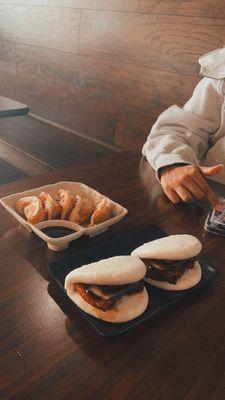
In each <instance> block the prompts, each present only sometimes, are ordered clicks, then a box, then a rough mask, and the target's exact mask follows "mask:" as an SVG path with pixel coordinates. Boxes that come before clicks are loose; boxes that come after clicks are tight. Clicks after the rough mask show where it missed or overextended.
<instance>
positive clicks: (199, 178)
mask: <svg viewBox="0 0 225 400" xmlns="http://www.w3.org/2000/svg"><path fill="white" fill-rule="evenodd" d="M192 178H193V180H194V181H195V182H196V183H197V184H198V185H199V187H200V188H201V190H202V191H203V192H204V193H205V197H206V198H207V199H208V201H209V202H210V204H211V205H212V207H213V208H214V207H215V206H216V205H217V204H218V203H219V200H218V198H217V196H216V194H215V193H214V192H213V190H212V189H211V187H210V186H209V185H208V183H207V182H206V180H205V178H204V176H203V175H202V173H201V170H196V173H195V174H194V175H193V177H192Z"/></svg>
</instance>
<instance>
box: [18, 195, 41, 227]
mask: <svg viewBox="0 0 225 400" xmlns="http://www.w3.org/2000/svg"><path fill="white" fill-rule="evenodd" d="M16 207H17V209H18V211H19V212H20V213H21V214H23V215H25V217H26V219H27V221H28V222H30V223H31V224H34V225H35V224H37V223H38V222H42V221H44V220H45V210H44V207H43V205H42V203H41V200H40V199H39V198H38V197H37V196H27V197H22V198H21V199H19V200H18V201H17V203H16Z"/></svg>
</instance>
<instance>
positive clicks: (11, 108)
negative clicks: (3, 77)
mask: <svg viewBox="0 0 225 400" xmlns="http://www.w3.org/2000/svg"><path fill="white" fill-rule="evenodd" d="M28 112H29V108H28V106H26V104H22V103H19V102H18V101H15V100H11V99H9V98H8V97H3V96H0V118H2V117H12V116H15V115H25V114H27V113H28Z"/></svg>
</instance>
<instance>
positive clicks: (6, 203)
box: [0, 181, 127, 251]
mask: <svg viewBox="0 0 225 400" xmlns="http://www.w3.org/2000/svg"><path fill="white" fill-rule="evenodd" d="M60 189H64V190H69V191H70V193H71V194H72V195H74V196H75V195H79V196H81V197H82V198H86V199H89V200H91V201H92V203H93V205H94V206H97V204H98V203H99V202H100V201H101V200H102V199H103V198H106V199H107V201H108V204H109V205H111V206H112V209H113V216H112V217H111V218H110V219H108V220H107V221H105V222H101V223H100V224H98V225H94V226H91V227H89V226H85V225H84V226H82V225H78V224H76V223H74V222H70V221H67V220H60V219H55V220H47V221H43V222H39V223H38V224H36V225H32V224H30V223H29V222H28V221H26V219H25V218H23V216H22V215H20V214H19V213H18V212H17V210H16V202H17V201H18V200H19V199H20V198H22V197H25V196H35V195H37V196H38V195H39V194H40V193H41V192H46V193H49V194H50V195H51V196H52V197H53V198H57V197H58V191H59V190H60ZM0 203H1V204H2V205H3V207H4V208H5V209H6V210H7V211H8V212H9V213H10V214H11V215H13V217H15V218H16V219H17V221H18V222H19V223H20V224H22V225H23V226H24V227H25V228H27V229H28V230H29V231H33V232H34V233H36V235H37V236H39V237H40V238H42V239H43V240H44V241H45V242H47V245H48V247H49V248H50V249H51V250H54V251H60V250H64V249H66V248H67V247H68V246H69V243H70V242H71V241H72V240H75V239H77V238H79V237H80V236H82V235H89V236H95V235H99V234H100V233H102V232H105V231H106V230H107V229H108V228H109V226H110V225H113V224H115V223H116V222H118V221H120V220H121V219H122V218H123V217H124V216H125V215H126V214H127V209H126V208H124V207H122V206H121V205H120V204H118V203H116V202H114V201H112V200H111V199H109V198H108V197H106V196H104V195H102V194H101V193H99V192H97V191H96V190H94V189H92V188H90V187H89V186H87V185H85V184H83V183H80V182H67V181H62V182H57V183H54V184H50V185H45V186H41V187H38V188H34V189H29V190H26V191H24V192H20V193H15V194H12V195H10V196H6V197H3V198H1V199H0ZM50 227H63V228H69V229H71V230H73V231H74V233H71V234H68V235H66V236H63V237H52V236H48V235H47V234H46V233H44V232H43V231H42V230H41V229H43V228H50Z"/></svg>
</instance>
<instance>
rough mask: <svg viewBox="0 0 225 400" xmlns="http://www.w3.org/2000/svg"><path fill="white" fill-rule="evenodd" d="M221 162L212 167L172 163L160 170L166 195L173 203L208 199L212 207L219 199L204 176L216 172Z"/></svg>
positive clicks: (221, 165) (221, 166) (218, 170)
mask: <svg viewBox="0 0 225 400" xmlns="http://www.w3.org/2000/svg"><path fill="white" fill-rule="evenodd" d="M222 168H223V164H217V165H214V166H213V167H203V166H201V165H182V166H181V165H172V166H168V167H166V168H163V169H162V171H161V185H162V188H163V190H164V192H165V194H166V195H167V197H168V198H169V199H170V200H171V201H172V202H173V203H179V202H180V201H184V202H187V201H190V200H192V199H193V198H197V199H199V200H204V199H208V201H209V202H210V204H211V205H212V207H213V208H214V207H215V206H216V205H217V204H218V203H219V200H218V199H217V196H216V195H215V193H214V192H213V190H212V189H211V188H210V186H209V185H208V183H207V182H206V180H205V177H206V176H213V175H216V174H218V172H220V171H221V169H222Z"/></svg>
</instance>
